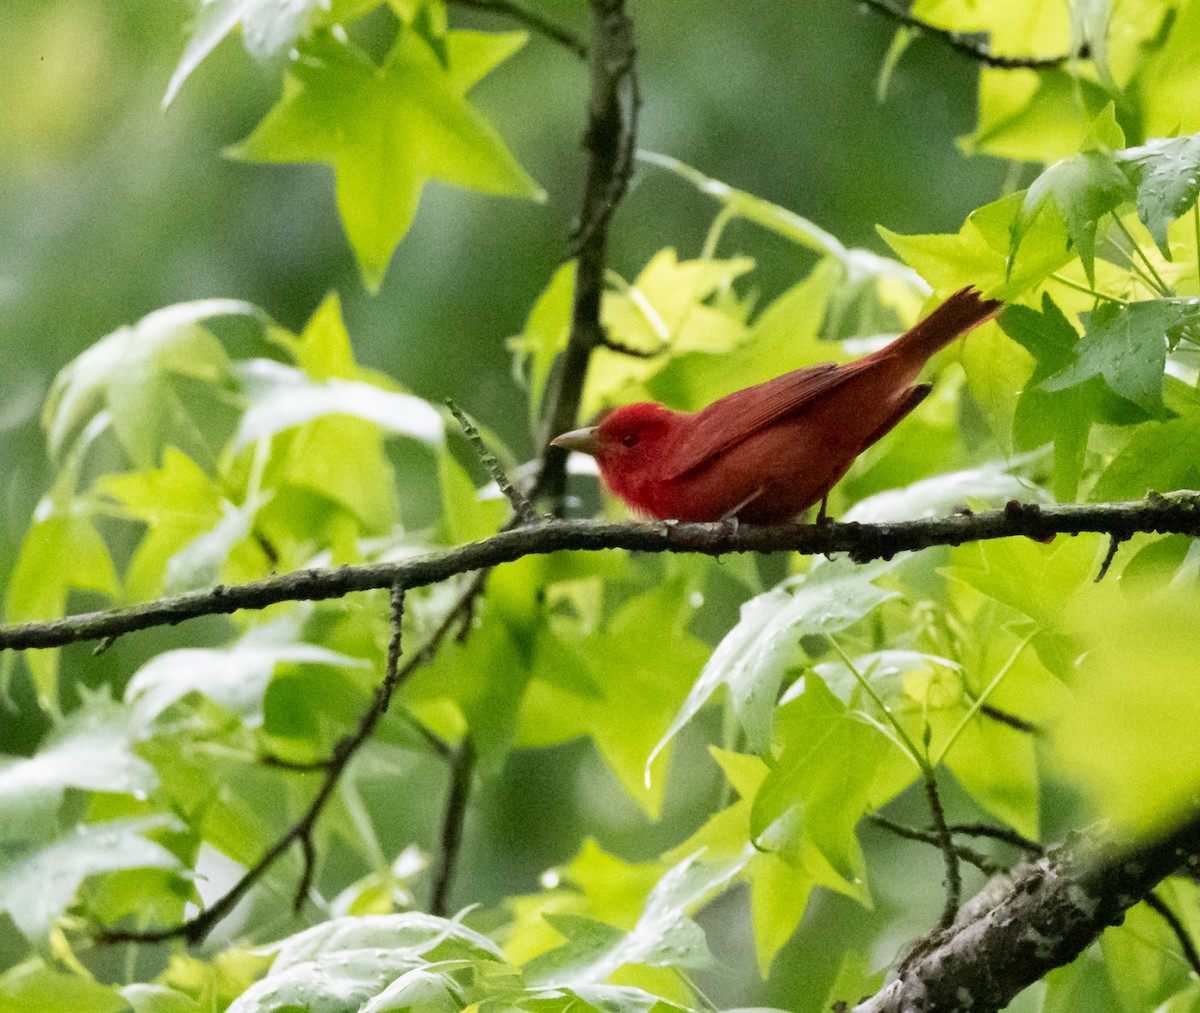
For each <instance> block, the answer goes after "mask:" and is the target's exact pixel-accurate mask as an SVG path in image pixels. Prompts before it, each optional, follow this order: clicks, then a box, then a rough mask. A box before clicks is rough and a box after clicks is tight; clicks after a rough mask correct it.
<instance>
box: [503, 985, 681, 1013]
mask: <svg viewBox="0 0 1200 1013" xmlns="http://www.w3.org/2000/svg"><path fill="white" fill-rule="evenodd" d="M515 1004H516V1006H517V1007H518V1008H519V1009H524V1010H529V1011H530V1013H584V1011H590V1013H687V1007H685V1006H679V1005H676V1004H675V1003H673V1002H668V1001H667V1000H665V999H662V998H660V997H659V996H657V995H652V994H651V993H649V992H646V991H644V990H643V989H640V988H631V987H630V986H628V985H572V986H570V987H568V986H565V985H564V986H562V987H560V988H552V989H545V990H540V991H535V992H533V994H532V995H531V996H530V997H529V998H519V999H517V1000H515Z"/></svg>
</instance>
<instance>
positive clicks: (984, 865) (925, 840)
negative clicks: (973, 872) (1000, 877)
mask: <svg viewBox="0 0 1200 1013" xmlns="http://www.w3.org/2000/svg"><path fill="white" fill-rule="evenodd" d="M867 819H869V820H870V821H871V822H872V823H874V824H875V825H876V826H877V827H881V828H882V829H884V830H886V831H888V832H889V833H892V834H895V835H896V836H897V837H903V838H904V839H905V840H906V841H917V842H919V843H921V844H931V845H933V847H935V848H939V849H940V848H941V846H942V841H941V836H940V835H939V834H937V833H935V832H934V831H932V830H921V829H919V828H917V827H910V826H905V825H904V824H903V823H897V822H896V821H895V820H892V819H888V817H886V816H881V815H880V814H879V813H870V814H869V815H868V816H867ZM954 853H955V854H956V855H957V856H958V858H959V860H960V861H963V862H966V863H967V864H968V865H973V866H975V868H976V869H978V870H979V871H980V872H982V873H984V874H985V875H987V876H994V875H995V874H996V873H998V872H1003V871H1004V866H1002V865H1000V864H998V863H997V862H993V861H992V860H991V859H990V858H988V856H987V855H985V854H983V852H981V851H976V850H975V849H974V848H968V847H966V846H965V845H962V844H955V845H954Z"/></svg>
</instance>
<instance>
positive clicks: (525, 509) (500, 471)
mask: <svg viewBox="0 0 1200 1013" xmlns="http://www.w3.org/2000/svg"><path fill="white" fill-rule="evenodd" d="M446 407H447V408H449V409H450V412H451V414H452V415H453V416H454V417H455V418H456V419H458V424H459V425H460V426H462V431H463V434H464V435H465V436H466V437H467V441H468V442H469V443H470V444H471V446H472V448H474V450H475V454H476V456H477V457H478V458H479V461H480V463H481V464H482V465H483V466H484V468H485V469H486V470H487V473H488V475H490V476H491V479H492V481H493V482H495V483H496V485H497V486H498V487H499V489H500V491H501V492H502V493H504V496H505V498H506V499H507V500H508V502H509V503H510V504H511V505H512V508H513V513H514V514H515V515H516V516H517V519H518V520H520V522H521V523H522V524H536V523H537V522H538V521H539V520H541V518H540V517H538V512H537V511H536V510H535V509H534V508H533V504H532V503H530V502H529V500H528V499H527V498H526V497H525V494H524V493H523V492H521V491H520V490H519V489H518V488H517V487H516V486H515V485H513V484H512V482H511V481H510V480H509V478H508V476H507V475H506V474H505V473H504V468H503V467H502V466H501V464H500V461H499V459H498V458H497V457H496V455H495V454H493V453H492V452H491V450H489V449H488V445H487V444H486V443H484V441H483V437H482V436H480V435H479V430H478V429H476V428H475V425H474V423H473V422H471V420H470V419H469V418H467V416H466V413H465V412H463V410H462V409H461V408H459V407H458V405H456V404H455V403H454V402H453V401H452V400H450V398H446Z"/></svg>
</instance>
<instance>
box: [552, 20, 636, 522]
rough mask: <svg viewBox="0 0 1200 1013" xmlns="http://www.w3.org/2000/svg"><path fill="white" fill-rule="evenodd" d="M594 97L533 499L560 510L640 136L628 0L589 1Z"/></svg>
mask: <svg viewBox="0 0 1200 1013" xmlns="http://www.w3.org/2000/svg"><path fill="white" fill-rule="evenodd" d="M591 7H592V46H591V94H590V97H589V101H588V124H587V132H586V134H585V135H584V145H585V147H586V148H587V152H588V163H587V178H586V180H585V182H584V191H583V203H582V207H581V209H580V213H579V223H578V227H577V231H576V236H575V242H574V246H575V257H576V264H575V290H574V294H573V296H572V303H571V330H570V334H569V335H568V337H567V347H566V349H565V350H564V352H563V354H562V355H561V356H560V357H559V360H558V362H557V364H556V367H555V373H554V376H553V378H552V380H551V386H550V388H549V390H548V392H547V400H546V413H545V415H544V416H543V418H544V428H543V431H542V433H541V434H540V437H541V442H542V446H543V450H542V464H541V468H540V469H539V471H538V477H537V480H536V482H535V483H534V490H533V498H534V499H538V498H541V497H545V498H547V499H549V500H550V501H551V504H552V505H553V507H554V512H556V513H557V512H559V510H560V504H561V502H562V498H563V493H564V491H565V489H566V461H567V452H566V451H565V450H563V449H562V448H561V447H554V446H550V445H549V441H550V440H551V439H553V438H554V437H555V436H558V435H559V434H561V433H565V432H566V431H567V430H569V429H573V428H574V427H575V420H576V417H577V416H578V414H579V404H580V401H581V400H582V398H583V385H584V380H585V379H586V377H587V371H588V362H589V361H590V359H591V355H592V350H593V349H594V348H595V347H596V346H597V345H599V344H600V343H601V342H602V341H603V340H604V328H603V326H602V325H601V323H600V302H601V297H602V296H603V293H604V271H605V263H606V258H607V255H608V254H607V251H608V226H609V222H610V221H611V220H612V216H613V212H614V211H615V210H616V207H617V204H618V203H620V200H621V198H622V197H623V196H624V195H625V190H626V188H627V186H628V183H629V175H630V172H631V170H632V166H633V153H634V149H635V145H636V130H637V78H636V76H635V73H634V46H633V25H632V23H631V22H630V20H629V18H628V17H627V16H626V14H625V2H624V0H591Z"/></svg>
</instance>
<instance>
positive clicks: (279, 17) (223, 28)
mask: <svg viewBox="0 0 1200 1013" xmlns="http://www.w3.org/2000/svg"><path fill="white" fill-rule="evenodd" d="M322 6H324V4H323V2H322V0H201V5H200V13H199V14H198V15H197V17H196V21H195V24H194V25H193V26H192V36H191V38H190V39H188V43H187V46H185V47H184V50H183V56H182V57H180V60H179V65H178V66H177V67H176V68H175V72H174V73H173V74H172V75H171V81H170V83H169V84H168V85H167V94H166V95H165V96H164V97H163V105H164V106H167V105H170V104H171V101H172V100H173V99H174V98H175V96H176V94H178V92H179V89H180V87H182V85H183V82H184V81H186V80H187V79H188V77H189V76H190V75H191V73H192V71H193V70H195V69H196V67H198V66H199V65H200V64H201V63H202V62H203V60H204V58H205V57H206V56H208V54H209V53H211V52H212V51H213V50H214V49H215V48H216V47H217V44H218V43H219V42H220V41H221V40H222V39H224V38H225V36H226V35H228V34H229V33H230V32H231V31H233V29H234V28H236V27H237V26H238V25H241V26H242V40H243V41H244V43H245V46H246V51H247V52H249V53H250V54H251V55H252V56H254V57H255V58H256V59H258V60H266V59H269V58H270V57H273V56H277V55H278V54H280V53H282V52H284V51H285V50H286V49H287V48H288V47H289V46H291V45H292V43H293V42H295V40H296V38H297V37H298V36H299V35H301V34H302V33H303V32H304V31H305V29H306V28H307V27H308V22H309V19H310V17H311V16H312V13H313V11H314V10H318V9H320V8H322Z"/></svg>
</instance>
